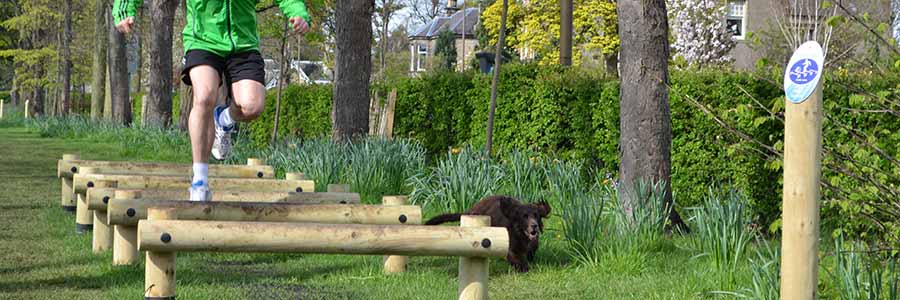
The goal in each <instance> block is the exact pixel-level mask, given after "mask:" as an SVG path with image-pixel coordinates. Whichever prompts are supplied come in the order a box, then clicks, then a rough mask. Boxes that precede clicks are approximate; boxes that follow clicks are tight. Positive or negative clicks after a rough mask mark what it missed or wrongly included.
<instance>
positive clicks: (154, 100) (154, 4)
mask: <svg viewBox="0 0 900 300" xmlns="http://www.w3.org/2000/svg"><path fill="white" fill-rule="evenodd" d="M149 5H150V7H149V8H150V9H149V11H150V36H151V37H150V56H149V57H150V93H149V94H150V97H147V98H146V99H147V102H148V103H147V104H146V105H147V111H146V114H147V115H146V116H144V117H143V119H144V120H145V121H146V122H147V123H148V124H152V125H154V126H163V127H168V126H169V125H171V124H172V71H173V67H172V33H173V28H174V24H175V8H176V7H178V1H177V0H156V1H149Z"/></svg>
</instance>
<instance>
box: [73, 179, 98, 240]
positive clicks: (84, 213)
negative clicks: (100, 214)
mask: <svg viewBox="0 0 900 300" xmlns="http://www.w3.org/2000/svg"><path fill="white" fill-rule="evenodd" d="M81 173H83V174H95V173H97V169H96V168H90V167H87V168H81ZM93 186H94V183H91V184H90V187H93ZM73 190H74V189H73ZM93 229H94V214H93V213H91V210H90V209H88V207H87V200H86V199H84V192H80V193H79V192H77V191H76V193H75V232H76V233H78V234H82V233H85V232H88V231H91V230H93Z"/></svg>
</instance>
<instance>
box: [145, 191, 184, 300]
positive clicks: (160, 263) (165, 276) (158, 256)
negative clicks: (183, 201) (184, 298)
mask: <svg viewBox="0 0 900 300" xmlns="http://www.w3.org/2000/svg"><path fill="white" fill-rule="evenodd" d="M147 219H148V220H174V219H176V211H175V209H174V208H150V210H149V211H148V212H147ZM167 236H168V235H167V234H166V233H164V234H162V236H160V239H163V242H167V241H166V240H165V239H166V238H167ZM168 238H169V239H170V240H171V236H168ZM146 264H147V265H146V267H145V268H144V299H173V300H174V299H175V252H160V251H147V263H146Z"/></svg>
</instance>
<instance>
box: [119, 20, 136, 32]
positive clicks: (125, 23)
mask: <svg viewBox="0 0 900 300" xmlns="http://www.w3.org/2000/svg"><path fill="white" fill-rule="evenodd" d="M131 25H134V17H127V18H125V19H123V20H122V21H119V24H116V30H118V31H119V32H121V33H131Z"/></svg>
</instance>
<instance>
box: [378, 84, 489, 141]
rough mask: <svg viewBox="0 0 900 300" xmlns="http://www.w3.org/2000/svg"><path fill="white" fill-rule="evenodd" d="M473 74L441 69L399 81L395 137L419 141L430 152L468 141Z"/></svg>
mask: <svg viewBox="0 0 900 300" xmlns="http://www.w3.org/2000/svg"><path fill="white" fill-rule="evenodd" d="M472 76H473V75H472V73H457V72H438V73H428V74H424V75H423V76H422V77H420V78H406V79H403V80H401V81H400V82H398V83H397V85H396V88H397V102H396V106H395V108H394V109H395V113H394V116H395V117H394V136H400V137H408V138H413V139H416V140H418V141H420V142H421V143H422V144H423V145H424V146H425V149H426V150H427V151H428V153H429V154H432V155H437V154H443V153H446V152H447V151H448V150H449V149H450V146H458V145H463V144H465V143H466V142H468V141H469V135H470V133H471V131H470V130H469V128H470V124H471V122H472V121H471V120H472V114H473V113H475V111H476V110H475V108H474V107H472V106H470V105H468V103H467V101H466V93H467V92H469V91H470V90H471V89H472V87H473V85H472Z"/></svg>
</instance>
